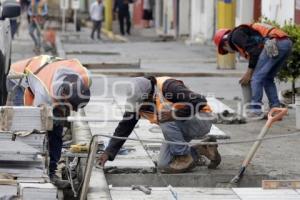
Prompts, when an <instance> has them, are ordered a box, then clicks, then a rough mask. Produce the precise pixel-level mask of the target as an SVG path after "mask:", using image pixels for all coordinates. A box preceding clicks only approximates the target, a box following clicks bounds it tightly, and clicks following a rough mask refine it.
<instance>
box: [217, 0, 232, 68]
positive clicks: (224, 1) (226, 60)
mask: <svg viewBox="0 0 300 200" xmlns="http://www.w3.org/2000/svg"><path fill="white" fill-rule="evenodd" d="M235 15H236V0H218V1H217V29H220V28H230V29H232V28H234V27H235ZM217 60H218V69H235V54H227V55H224V56H223V55H219V54H218V57H217Z"/></svg>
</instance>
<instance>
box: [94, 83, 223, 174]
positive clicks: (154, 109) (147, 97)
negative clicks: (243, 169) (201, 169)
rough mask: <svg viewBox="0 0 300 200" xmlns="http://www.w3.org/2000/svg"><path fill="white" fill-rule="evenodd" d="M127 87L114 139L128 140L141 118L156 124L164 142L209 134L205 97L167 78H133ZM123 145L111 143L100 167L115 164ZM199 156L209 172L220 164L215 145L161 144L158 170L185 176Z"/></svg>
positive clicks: (207, 107) (202, 136)
mask: <svg viewBox="0 0 300 200" xmlns="http://www.w3.org/2000/svg"><path fill="white" fill-rule="evenodd" d="M130 83H131V84H130V86H131V87H129V89H128V92H127V103H126V106H125V113H124V116H123V119H122V121H120V123H119V125H118V126H117V128H116V130H115V132H114V136H119V137H128V136H129V135H130V134H131V132H132V131H133V129H134V127H135V125H136V124H137V122H138V120H139V119H140V118H146V119H148V120H149V121H150V122H151V123H155V124H158V125H159V126H160V128H161V129H162V132H163V135H164V138H165V140H167V141H172V142H181V143H182V142H190V141H191V140H192V139H196V138H205V136H206V135H207V134H208V133H209V132H210V129H211V126H212V123H211V119H212V117H211V114H210V112H211V110H210V108H209V106H208V105H207V101H206V99H205V97H204V96H202V95H200V94H197V93H195V92H193V91H191V90H189V89H188V88H187V87H186V86H185V85H184V83H183V82H182V81H180V80H176V79H173V78H170V77H156V78H155V77H136V78H133V79H131V81H130ZM207 141H213V139H208V140H207ZM214 141H215V140H214ZM124 142H125V140H120V139H111V140H110V142H109V144H108V146H107V148H106V149H105V152H104V153H103V154H102V155H101V156H100V158H99V160H98V162H99V164H101V165H102V166H104V165H105V163H106V161H107V160H110V161H112V160H114V158H115V156H116V155H117V153H118V152H119V150H120V148H121V147H122V145H123V144H124ZM201 156H206V157H207V158H208V159H209V160H210V164H209V165H208V168H210V169H215V168H216V167H217V166H218V165H219V164H220V162H221V156H220V154H219V153H218V150H217V145H210V146H208V145H194V146H192V147H190V146H188V145H182V144H162V146H161V148H160V155H159V159H158V168H159V170H160V171H161V172H164V173H183V172H187V171H190V170H192V169H193V168H194V167H196V166H197V164H198V161H199V159H200V157H201Z"/></svg>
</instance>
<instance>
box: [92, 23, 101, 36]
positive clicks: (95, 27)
mask: <svg viewBox="0 0 300 200" xmlns="http://www.w3.org/2000/svg"><path fill="white" fill-rule="evenodd" d="M101 26H102V21H101V20H99V21H95V20H93V29H92V33H91V38H92V39H94V33H95V31H96V33H97V38H98V39H100V38H101V37H100V32H101Z"/></svg>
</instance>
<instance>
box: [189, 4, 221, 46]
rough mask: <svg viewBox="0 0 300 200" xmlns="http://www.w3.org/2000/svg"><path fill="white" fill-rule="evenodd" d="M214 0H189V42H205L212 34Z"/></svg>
mask: <svg viewBox="0 0 300 200" xmlns="http://www.w3.org/2000/svg"><path fill="white" fill-rule="evenodd" d="M214 5H215V3H214V1H213V0H191V42H200V43H203V42H206V41H209V40H211V39H212V37H213V34H214V29H215V28H214V27H215V22H214V20H215V19H214V13H215V11H214Z"/></svg>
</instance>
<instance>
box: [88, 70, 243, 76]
mask: <svg viewBox="0 0 300 200" xmlns="http://www.w3.org/2000/svg"><path fill="white" fill-rule="evenodd" d="M91 72H92V73H93V74H94V75H97V74H101V75H111V76H121V77H137V76H172V77H241V76H242V75H243V73H239V72H237V73H219V72H151V71H135V72H130V71H123V72H121V71H99V70H97V71H96V70H91Z"/></svg>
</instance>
